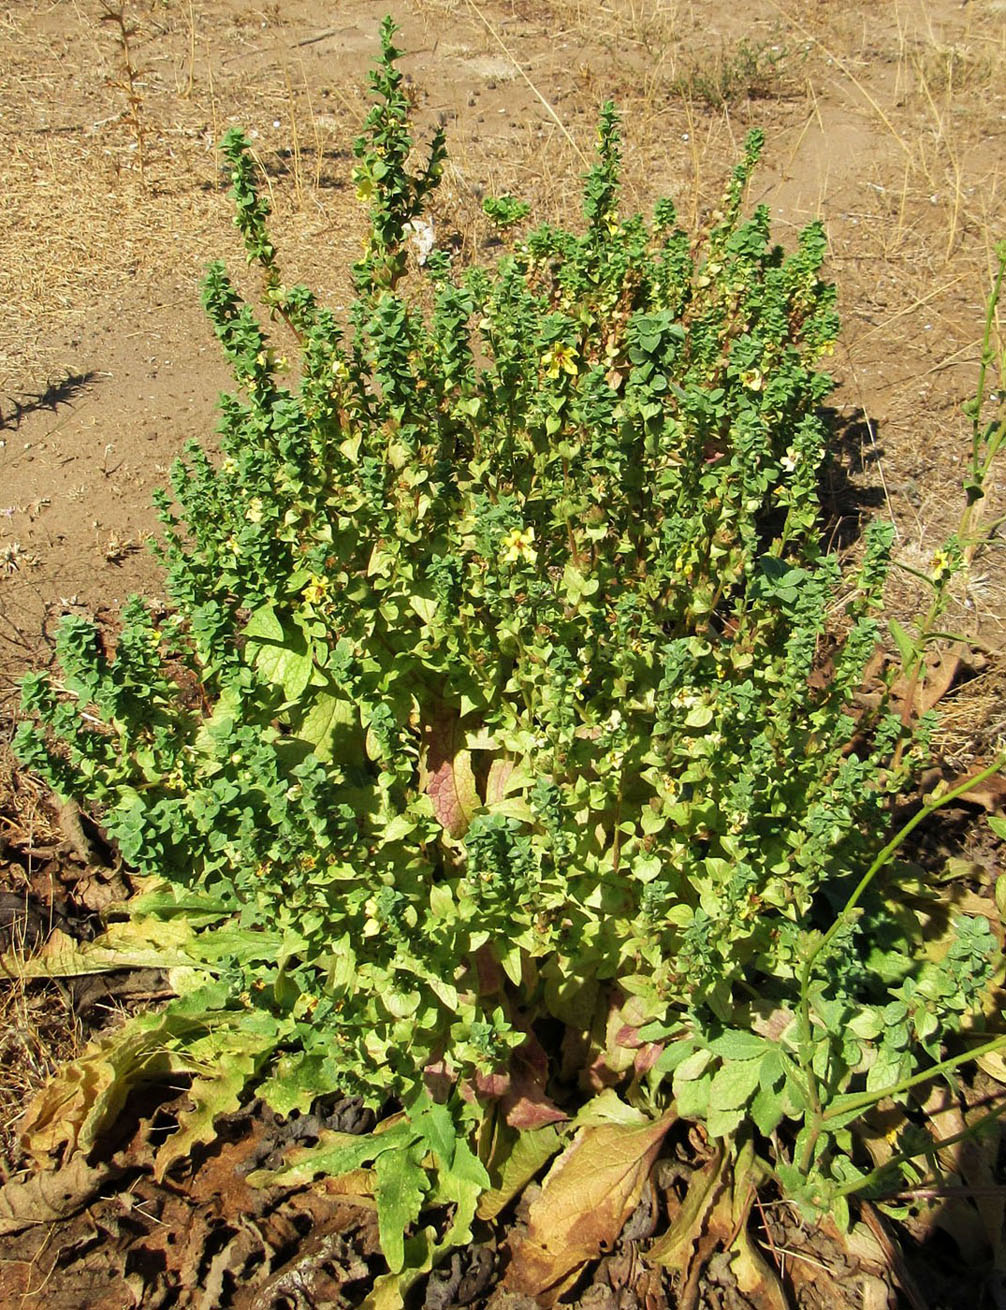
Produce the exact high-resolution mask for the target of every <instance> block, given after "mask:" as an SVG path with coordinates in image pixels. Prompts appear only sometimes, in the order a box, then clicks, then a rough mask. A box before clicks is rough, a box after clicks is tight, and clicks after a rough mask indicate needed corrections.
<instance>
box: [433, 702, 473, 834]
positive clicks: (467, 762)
mask: <svg viewBox="0 0 1006 1310" xmlns="http://www.w3.org/2000/svg"><path fill="white" fill-rule="evenodd" d="M463 741H464V733H463V731H462V730H461V726H460V720H459V718H458V716H457V715H456V714H449V713H445V714H444V715H443V716H441V717H440V718H438V719H436V720H434V721H433V722H432V723H430V724H428V725H427V726H426V731H425V735H424V752H423V777H422V785H423V787H424V790H425V791H426V792H427V794H428V795H429V797H430V800H431V801H432V802H433V811H434V813H435V814H436V816H437V819H438V820H439V821H440V823H441V824H442V825H443V827H444V828H445V829H446V830H447V832H448V833H450V835H451V836H452V837H463V836H464V834H465V833H466V832H467V831H468V826H469V824H470V823H471V821H472V816H473V815H474V813H475V811H476V809H477V808H478V807H479V805H480V804H481V801H480V799H479V793H478V787H477V785H476V782H475V774H474V772H473V770H472V757H471V752H470V751H469V750H467V749H465V747H464V746H463V745H462V743H463Z"/></svg>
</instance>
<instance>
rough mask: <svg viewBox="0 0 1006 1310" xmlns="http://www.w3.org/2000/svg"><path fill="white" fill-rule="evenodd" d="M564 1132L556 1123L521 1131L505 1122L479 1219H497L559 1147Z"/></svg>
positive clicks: (493, 1159)
mask: <svg viewBox="0 0 1006 1310" xmlns="http://www.w3.org/2000/svg"><path fill="white" fill-rule="evenodd" d="M563 1140H564V1137H563V1134H562V1133H561V1132H560V1131H559V1129H558V1128H556V1126H555V1125H554V1124H546V1125H545V1126H544V1127H543V1128H528V1129H525V1130H524V1131H523V1132H518V1131H517V1130H516V1129H515V1128H510V1127H509V1126H508V1125H507V1124H505V1123H504V1124H502V1125H501V1127H500V1129H499V1133H498V1138H497V1144H496V1147H495V1148H494V1150H493V1158H492V1162H491V1164H490V1185H489V1188H488V1189H487V1190H486V1191H485V1193H484V1194H483V1195H482V1197H481V1199H480V1200H479V1203H478V1215H479V1218H480V1219H495V1218H496V1216H497V1215H498V1214H499V1213H500V1211H501V1210H503V1209H505V1208H506V1206H507V1205H509V1203H510V1202H511V1201H512V1200H513V1198H514V1197H515V1196H516V1195H517V1193H518V1192H519V1191H521V1189H522V1188H523V1187H524V1185H525V1184H526V1183H529V1182H530V1181H531V1179H532V1178H533V1177H534V1176H535V1174H536V1173H537V1172H538V1170H539V1169H541V1168H542V1166H543V1165H544V1164H545V1162H546V1161H547V1160H550V1159H551V1158H552V1156H553V1155H555V1153H556V1151H558V1150H559V1148H560V1146H561V1145H562V1143H563Z"/></svg>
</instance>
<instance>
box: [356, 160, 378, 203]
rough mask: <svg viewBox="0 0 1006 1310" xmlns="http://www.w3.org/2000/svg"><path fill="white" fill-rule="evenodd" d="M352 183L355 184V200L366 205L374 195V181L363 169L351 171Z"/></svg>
mask: <svg viewBox="0 0 1006 1310" xmlns="http://www.w3.org/2000/svg"><path fill="white" fill-rule="evenodd" d="M353 181H354V182H355V183H356V198H357V200H362V201H363V202H364V203H366V202H367V201H368V200H369V199H370V198H371V196H373V194H374V179H373V178H372V177H371V176H370V174H369V173H368V172H367V171H366V169H363V168H354V169H353Z"/></svg>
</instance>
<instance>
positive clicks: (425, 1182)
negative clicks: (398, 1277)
mask: <svg viewBox="0 0 1006 1310" xmlns="http://www.w3.org/2000/svg"><path fill="white" fill-rule="evenodd" d="M425 1150H426V1144H425V1143H424V1142H419V1143H413V1144H412V1145H411V1146H407V1147H397V1148H395V1149H393V1150H385V1151H383V1152H382V1153H381V1154H380V1155H379V1156H378V1157H377V1160H376V1161H375V1162H374V1171H375V1173H376V1175H377V1186H376V1189H375V1197H376V1200H377V1225H378V1229H379V1231H380V1234H381V1250H382V1251H383V1252H384V1258H385V1259H386V1260H387V1262H388V1268H389V1269H390V1270H391V1272H392V1273H393V1274H395V1273H400V1272H401V1270H402V1269H403V1268H404V1267H405V1232H406V1229H407V1228H409V1227H410V1226H411V1225H412V1224H414V1223H415V1222H416V1220H417V1219H418V1218H419V1212H420V1210H421V1209H422V1205H423V1199H424V1197H425V1196H426V1194H427V1192H428V1191H429V1190H430V1179H429V1175H428V1174H427V1172H426V1170H425V1169H424V1168H423V1164H422V1160H423V1156H424V1154H425Z"/></svg>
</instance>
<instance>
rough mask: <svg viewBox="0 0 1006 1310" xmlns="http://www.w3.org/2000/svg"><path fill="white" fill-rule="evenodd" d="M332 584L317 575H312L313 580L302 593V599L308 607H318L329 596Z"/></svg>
mask: <svg viewBox="0 0 1006 1310" xmlns="http://www.w3.org/2000/svg"><path fill="white" fill-rule="evenodd" d="M331 585H332V584H331V583H330V582H329V580H328V578H322V577H319V576H318V574H317V573H314V574H312V575H311V580H310V582H309V583H308V584H307V586H306V587H305V588H304V590H303V591H302V592H301V597H302V598H303V600H304V602H305V603H306V604H308V605H318V604H320V603H321V602H322V601H323V600H324V599H325V597H326V596H327V595H328V592H329V588H330V587H331Z"/></svg>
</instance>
